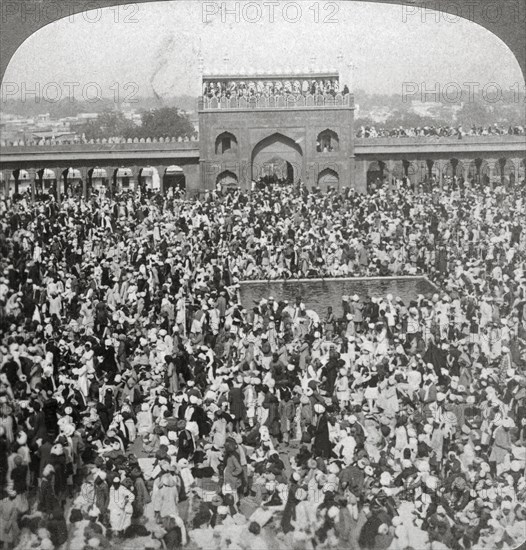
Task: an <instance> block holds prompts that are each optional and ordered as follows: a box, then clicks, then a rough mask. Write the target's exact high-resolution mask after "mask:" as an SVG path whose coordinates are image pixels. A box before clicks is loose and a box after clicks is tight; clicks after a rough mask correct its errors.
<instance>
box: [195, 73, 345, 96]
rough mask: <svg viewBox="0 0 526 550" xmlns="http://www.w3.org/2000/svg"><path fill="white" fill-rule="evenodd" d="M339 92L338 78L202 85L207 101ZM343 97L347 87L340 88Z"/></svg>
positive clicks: (333, 94)
mask: <svg viewBox="0 0 526 550" xmlns="http://www.w3.org/2000/svg"><path fill="white" fill-rule="evenodd" d="M339 92H340V83H339V79H338V78H315V79H312V78H310V79H305V78H301V79H294V78H291V79H287V78H286V77H282V78H280V79H278V80H274V79H272V78H270V79H269V80H254V81H240V80H233V81H226V80H218V81H216V82H213V81H210V82H205V83H204V84H203V96H204V97H207V98H209V99H211V98H213V97H215V98H217V99H220V98H221V97H226V98H231V97H238V98H240V97H246V98H248V97H263V96H266V97H269V96H275V95H286V94H293V95H300V94H301V95H308V94H310V95H332V96H335V95H336V94H338V93H339ZM341 93H342V94H343V95H345V94H348V93H349V87H348V86H346V85H343V86H342V87H341Z"/></svg>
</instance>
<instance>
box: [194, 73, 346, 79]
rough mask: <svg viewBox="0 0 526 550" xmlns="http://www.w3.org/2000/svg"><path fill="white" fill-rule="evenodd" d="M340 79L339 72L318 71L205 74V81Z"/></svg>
mask: <svg viewBox="0 0 526 550" xmlns="http://www.w3.org/2000/svg"><path fill="white" fill-rule="evenodd" d="M319 77H325V78H327V77H333V78H334V77H336V78H339V77H340V73H339V72H338V71H318V72H312V73H306V72H301V73H286V74H284V73H256V74H247V75H240V74H204V75H203V80H271V79H279V80H297V79H298V78H319Z"/></svg>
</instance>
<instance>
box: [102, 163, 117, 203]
mask: <svg viewBox="0 0 526 550" xmlns="http://www.w3.org/2000/svg"><path fill="white" fill-rule="evenodd" d="M101 168H103V169H104V170H106V178H107V180H108V195H109V197H110V198H111V197H113V174H114V172H115V168H114V167H113V166H101Z"/></svg>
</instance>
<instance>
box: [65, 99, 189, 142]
mask: <svg viewBox="0 0 526 550" xmlns="http://www.w3.org/2000/svg"><path fill="white" fill-rule="evenodd" d="M141 122H142V124H141V125H140V126H138V125H137V124H135V123H134V122H133V121H131V120H129V119H128V118H126V117H125V116H124V114H123V113H122V112H121V111H104V112H103V113H101V114H99V116H98V117H97V118H96V119H93V120H90V121H88V122H86V123H84V124H79V125H78V126H77V127H76V128H75V131H76V132H77V133H78V134H80V135H84V137H85V138H86V139H103V138H106V139H107V138H110V137H123V138H126V139H128V138H130V139H133V138H148V137H150V138H161V137H183V138H184V137H188V138H191V137H193V136H194V135H195V134H196V131H195V128H194V125H193V124H192V123H191V122H190V119H189V118H188V115H187V114H186V113H184V112H182V111H180V110H179V109H178V108H177V107H161V108H160V109H151V110H149V111H143V112H142V113H141Z"/></svg>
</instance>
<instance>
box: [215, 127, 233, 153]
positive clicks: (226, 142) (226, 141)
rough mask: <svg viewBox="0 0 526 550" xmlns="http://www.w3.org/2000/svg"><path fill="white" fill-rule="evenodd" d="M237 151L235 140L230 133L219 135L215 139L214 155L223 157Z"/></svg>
mask: <svg viewBox="0 0 526 550" xmlns="http://www.w3.org/2000/svg"><path fill="white" fill-rule="evenodd" d="M236 150H237V139H236V136H234V134H231V133H230V132H223V133H222V134H219V135H218V136H217V139H216V155H225V154H227V153H233V152H235V151H236Z"/></svg>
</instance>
